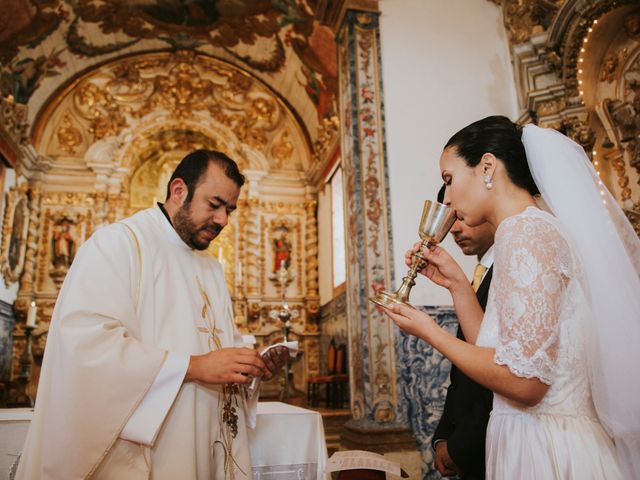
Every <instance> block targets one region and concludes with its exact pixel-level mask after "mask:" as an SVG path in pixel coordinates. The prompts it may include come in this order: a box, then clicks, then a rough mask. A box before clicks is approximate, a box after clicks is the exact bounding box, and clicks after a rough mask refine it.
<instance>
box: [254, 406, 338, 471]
mask: <svg viewBox="0 0 640 480" xmlns="http://www.w3.org/2000/svg"><path fill="white" fill-rule="evenodd" d="M249 444H250V447H251V463H252V465H253V480H322V479H324V478H325V477H323V473H324V469H325V467H326V464H327V444H326V441H325V437H324V427H323V425H322V416H321V415H320V414H319V413H318V412H314V411H312V410H306V409H304V408H300V407H296V406H293V405H288V404H286V403H281V402H261V403H259V404H258V414H257V425H256V428H255V429H254V430H250V431H249Z"/></svg>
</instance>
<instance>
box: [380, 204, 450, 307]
mask: <svg viewBox="0 0 640 480" xmlns="http://www.w3.org/2000/svg"><path fill="white" fill-rule="evenodd" d="M455 221H456V214H455V211H454V210H453V209H452V208H451V207H448V206H446V205H444V204H443V203H438V202H432V201H431V200H426V201H425V202H424V208H423V209H422V218H421V219H420V227H419V228H418V234H419V235H420V238H421V239H422V243H421V244H420V248H419V249H418V251H417V252H416V253H415V254H414V255H413V263H412V265H411V269H410V270H409V272H408V273H407V276H406V277H404V278H403V279H402V285H400V288H398V290H396V291H395V293H391V292H387V291H385V290H381V291H379V292H378V293H376V295H375V296H374V297H369V300H371V301H372V302H374V303H377V304H378V305H380V306H382V307H388V306H390V305H392V304H394V303H400V304H404V305H408V306H410V307H411V306H412V305H411V304H410V303H409V293H410V292H411V288H412V287H413V286H414V285H415V284H416V282H415V279H416V276H417V275H418V270H421V269H422V268H423V267H424V264H425V263H426V261H427V259H426V258H424V255H423V254H424V251H425V249H428V248H430V247H432V246H434V245H437V244H439V243H440V242H441V241H442V239H443V238H444V237H445V236H446V235H447V233H449V230H451V227H452V226H453V224H454V223H455Z"/></svg>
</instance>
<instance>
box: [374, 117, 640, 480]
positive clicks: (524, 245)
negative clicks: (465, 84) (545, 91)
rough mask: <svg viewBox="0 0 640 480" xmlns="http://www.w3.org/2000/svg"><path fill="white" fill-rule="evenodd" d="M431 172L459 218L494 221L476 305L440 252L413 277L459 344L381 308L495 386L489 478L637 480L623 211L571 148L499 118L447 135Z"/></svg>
mask: <svg viewBox="0 0 640 480" xmlns="http://www.w3.org/2000/svg"><path fill="white" fill-rule="evenodd" d="M440 169H441V172H442V178H443V180H444V182H445V185H446V196H445V201H446V202H450V203H451V206H452V208H454V209H455V210H456V213H457V215H458V218H460V219H461V220H462V221H464V222H465V223H466V224H467V225H469V226H476V225H479V224H481V223H483V222H485V221H487V222H489V223H491V224H492V225H493V226H494V227H496V228H497V231H496V235H495V263H494V277H493V282H492V284H491V289H490V292H489V300H488V303H487V309H486V314H484V318H483V312H482V309H481V308H480V305H479V304H478V302H477V300H476V296H475V294H474V292H473V290H472V288H471V285H470V283H469V280H468V279H467V278H466V276H465V274H464V273H463V271H462V270H461V268H460V267H459V266H458V264H457V263H456V262H455V261H454V260H453V259H452V258H451V257H450V256H449V254H448V253H447V252H446V251H445V250H444V249H443V248H441V247H435V248H433V249H432V250H431V251H430V252H429V253H428V255H427V259H428V261H429V263H428V265H427V266H426V268H424V269H423V270H422V273H423V274H424V275H426V276H427V277H428V278H430V279H431V280H432V281H433V282H435V283H436V284H438V285H441V286H443V287H445V288H447V289H448V290H449V291H450V293H451V296H452V298H453V303H454V305H455V309H456V313H457V315H458V319H459V321H460V326H461V327H462V329H463V332H464V336H465V337H466V338H467V341H468V342H469V343H465V342H463V341H461V340H458V339H457V338H455V337H454V336H452V335H450V334H449V333H448V332H446V331H445V330H444V329H442V328H440V327H439V326H438V325H437V324H436V323H435V321H434V320H433V319H432V318H431V317H429V316H428V315H427V314H425V313H423V312H421V311H419V310H415V309H412V308H410V307H405V306H401V305H394V306H393V307H391V308H389V309H385V312H386V313H387V314H388V315H389V316H390V317H391V318H392V319H393V320H394V321H395V322H396V323H397V324H398V325H399V326H400V328H402V329H403V330H405V331H407V332H409V333H411V334H413V335H416V336H418V337H420V338H421V339H423V340H424V341H426V342H428V343H430V344H431V345H432V346H433V347H434V348H436V349H437V350H439V351H440V352H441V353H442V354H444V355H445V356H446V357H447V358H449V359H450V360H451V362H453V363H454V364H455V365H456V366H457V367H458V368H460V369H461V370H462V371H463V372H464V373H465V374H466V375H468V376H469V377H471V378H472V379H473V380H475V381H477V382H478V383H480V384H482V385H484V386H486V387H487V388H489V389H491V390H493V391H494V392H495V395H494V403H493V412H492V413H491V419H490V421H489V426H488V429H487V441H486V457H487V478H488V479H505V480H511V479H515V478H517V479H580V480H583V479H604V478H606V479H621V478H638V477H639V476H640V400H639V399H640V375H638V372H637V370H636V369H637V367H638V366H639V365H640V353H638V351H639V349H638V345H640V277H639V274H638V272H639V267H638V263H639V262H640V241H639V239H638V237H637V236H636V235H635V232H634V231H633V228H632V227H631V225H630V224H629V223H628V221H627V220H626V217H625V216H624V214H623V212H622V210H621V209H620V208H619V206H618V205H617V204H616V202H615V200H614V199H613V197H611V195H610V194H609V193H608V192H607V191H606V188H605V187H604V186H603V185H602V182H601V181H600V180H599V177H598V176H597V175H596V174H595V171H594V170H593V168H592V167H591V164H590V163H589V160H588V159H587V157H586V155H585V154H584V151H583V150H582V148H581V147H580V146H579V145H577V144H575V143H574V142H572V141H571V140H569V139H568V138H567V137H565V136H563V135H561V134H560V133H558V132H556V131H554V130H550V129H542V128H538V127H536V126H534V125H528V126H526V127H524V129H521V128H520V127H518V126H517V125H515V124H514V123H512V122H511V121H510V120H508V119H507V118H505V117H499V116H493V117H488V118H485V119H483V120H480V121H477V122H475V123H472V124H471V125H469V126H467V127H465V128H464V129H462V130H460V131H459V132H458V133H456V134H455V135H454V136H453V137H452V138H451V139H450V140H449V142H448V143H447V145H446V146H445V148H444V151H443V153H442V156H441V158H440ZM539 193H540V194H541V197H542V200H543V202H540V204H541V205H542V204H544V206H545V209H544V210H543V209H541V208H539V206H538V202H536V198H534V197H537V195H538V194H539ZM411 253H412V252H408V254H407V257H406V258H407V262H410V257H411Z"/></svg>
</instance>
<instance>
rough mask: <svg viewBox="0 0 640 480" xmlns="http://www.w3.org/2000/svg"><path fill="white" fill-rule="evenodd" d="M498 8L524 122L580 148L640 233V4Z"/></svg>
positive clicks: (535, 0)
mask: <svg viewBox="0 0 640 480" xmlns="http://www.w3.org/2000/svg"><path fill="white" fill-rule="evenodd" d="M494 3H497V4H499V5H501V7H502V9H503V17H504V22H505V26H506V27H507V29H508V30H509V34H510V42H511V46H512V48H511V53H512V56H513V60H514V66H515V68H516V70H517V72H516V78H517V80H518V81H517V88H518V90H519V98H520V106H521V107H522V108H523V109H525V110H526V113H524V114H523V115H522V116H521V118H520V119H519V121H520V123H526V122H529V121H535V122H536V123H537V124H539V125H541V126H547V127H553V128H557V129H558V130H560V131H562V132H564V133H566V134H567V135H568V136H570V137H571V138H572V139H574V140H575V141H576V142H578V143H579V144H580V145H582V146H583V147H584V149H585V151H586V152H587V154H588V155H589V157H590V158H591V160H592V162H593V164H594V167H595V168H596V170H597V172H598V174H599V175H600V178H601V181H602V182H603V184H604V185H606V186H607V188H608V189H609V190H610V191H611V193H612V194H613V195H614V197H615V198H616V199H617V200H618V201H619V202H620V204H621V205H622V207H623V209H624V210H625V212H626V213H627V216H628V217H629V219H630V220H631V221H632V223H633V225H634V227H635V228H636V232H637V233H638V234H640V229H639V228H638V218H639V217H640V213H639V212H640V141H638V135H639V134H640V124H639V123H638V118H640V63H639V62H640V61H639V59H640V9H638V7H637V1H634V0H620V1H617V2H608V1H605V0H596V1H593V2H588V4H587V3H584V4H582V3H579V2H566V1H548V2H547V1H539V0H528V1H524V2H520V1H517V0H495V1H494Z"/></svg>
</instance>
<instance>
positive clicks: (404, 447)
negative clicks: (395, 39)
mask: <svg viewBox="0 0 640 480" xmlns="http://www.w3.org/2000/svg"><path fill="white" fill-rule="evenodd" d="M378 17H379V13H377V12H372V11H363V10H351V9H349V7H348V6H347V9H346V11H345V14H344V17H343V20H342V22H341V26H340V28H339V29H338V38H337V44H338V68H339V79H340V97H339V98H340V125H341V152H342V166H343V172H344V185H345V192H344V194H345V228H346V232H345V233H346V235H345V237H346V238H347V239H348V240H347V242H346V257H347V316H348V333H349V373H350V379H351V380H350V388H351V413H352V416H353V419H352V420H351V421H349V422H348V423H347V425H345V427H346V432H345V433H344V434H343V436H342V438H341V443H342V446H343V447H345V448H349V449H355V448H361V449H364V450H372V451H378V452H387V453H388V452H396V453H399V452H416V451H417V449H416V444H415V440H413V437H412V436H411V434H410V429H409V426H408V423H407V412H406V402H405V401H404V399H403V398H402V396H401V395H399V390H400V389H399V387H398V385H397V381H398V380H397V379H398V378H399V375H398V371H397V369H396V352H395V348H394V343H395V338H394V326H393V325H392V322H391V321H390V320H389V319H388V318H387V317H386V316H384V315H383V314H381V313H380V312H379V311H377V310H376V308H375V306H374V304H373V303H372V302H369V301H368V296H369V295H371V294H372V293H373V289H374V288H377V287H381V286H385V287H391V286H392V277H393V266H392V265H393V258H392V255H393V245H392V238H391V233H390V226H391V218H390V206H389V192H388V190H389V187H388V171H387V159H386V151H385V138H384V112H383V106H382V105H383V97H382V77H381V64H380V38H379V24H378ZM407 455H408V453H407ZM415 455H416V456H417V453H416V454H415ZM414 461H417V462H418V463H419V460H414V459H412V460H407V459H406V458H405V459H404V460H403V461H402V463H403V465H406V464H407V463H408V462H411V463H412V464H413V463H414Z"/></svg>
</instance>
